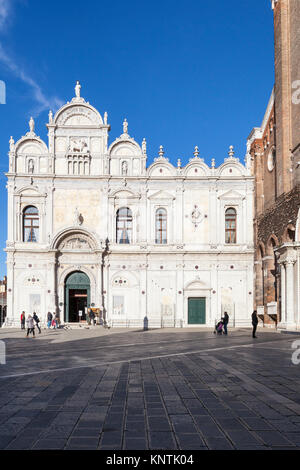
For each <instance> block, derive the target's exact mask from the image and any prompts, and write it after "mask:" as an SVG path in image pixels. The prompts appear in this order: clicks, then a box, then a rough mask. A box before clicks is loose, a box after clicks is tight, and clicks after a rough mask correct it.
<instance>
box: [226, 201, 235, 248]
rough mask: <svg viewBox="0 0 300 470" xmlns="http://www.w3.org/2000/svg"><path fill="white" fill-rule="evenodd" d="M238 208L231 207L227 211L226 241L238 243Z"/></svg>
mask: <svg viewBox="0 0 300 470" xmlns="http://www.w3.org/2000/svg"><path fill="white" fill-rule="evenodd" d="M236 220H237V215H236V210H235V209H233V207H230V208H229V209H227V210H226V212H225V243H236Z"/></svg>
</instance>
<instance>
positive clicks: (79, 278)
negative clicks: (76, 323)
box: [65, 271, 91, 322]
mask: <svg viewBox="0 0 300 470" xmlns="http://www.w3.org/2000/svg"><path fill="white" fill-rule="evenodd" d="M76 290H78V292H80V293H81V292H83V291H86V293H87V307H88V308H89V307H90V295H91V288H90V280H89V278H88V276H87V275H86V274H85V273H83V272H81V271H77V272H74V273H72V274H70V275H69V277H68V278H67V279H66V283H65V321H66V322H69V318H70V311H69V309H70V291H76Z"/></svg>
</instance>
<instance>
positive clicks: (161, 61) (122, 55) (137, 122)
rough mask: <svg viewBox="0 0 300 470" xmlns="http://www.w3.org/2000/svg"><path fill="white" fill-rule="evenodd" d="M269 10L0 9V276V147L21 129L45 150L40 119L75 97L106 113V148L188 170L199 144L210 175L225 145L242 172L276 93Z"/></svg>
mask: <svg viewBox="0 0 300 470" xmlns="http://www.w3.org/2000/svg"><path fill="white" fill-rule="evenodd" d="M273 55H274V53H273V14H272V10H271V7H270V1H269V0H251V1H249V0H214V1H209V2H208V1H206V0H185V1H184V2H183V1H176V2H175V1H174V0H172V1H171V0H160V1H158V0H152V1H148V0H144V1H137V0H127V1H124V0H123V1H120V0H113V1H111V2H107V1H102V0H85V1H84V2H82V1H79V0H73V1H72V2H70V1H69V0H52V1H51V2H44V1H41V0H0V80H3V81H5V83H6V87H7V98H6V99H7V102H6V105H0V172H1V175H0V200H1V212H0V277H2V276H3V275H4V274H5V272H6V266H5V253H4V252H3V248H4V247H5V241H6V218H7V213H6V189H5V185H6V178H5V176H4V174H3V173H4V172H5V171H6V170H7V168H8V157H7V152H8V141H9V138H10V136H11V135H13V137H14V139H15V140H17V139H19V138H20V137H21V136H22V135H24V134H25V133H26V132H27V130H28V120H29V118H30V116H31V115H33V117H34V118H35V120H36V133H37V134H38V135H40V136H41V137H42V138H43V139H44V140H46V141H47V134H46V127H45V123H46V122H47V119H48V111H49V109H50V108H52V109H53V111H56V110H57V108H58V107H59V106H60V105H61V104H63V103H65V102H66V101H69V100H70V99H71V98H72V97H73V96H74V86H75V82H76V80H80V82H81V84H82V90H81V92H82V96H83V97H84V98H86V100H87V101H90V102H91V104H93V105H94V106H95V107H96V108H97V109H98V110H99V111H100V113H101V114H103V113H104V111H107V112H108V120H109V123H110V124H111V127H112V129H111V133H110V139H111V140H110V141H111V142H112V141H113V140H114V138H116V137H118V136H119V135H120V134H121V132H122V122H123V119H124V118H125V117H126V118H127V120H128V122H129V134H130V135H131V136H132V137H134V138H135V139H136V140H137V141H138V142H140V143H141V141H142V139H143V138H144V137H146V139H147V143H148V157H149V159H148V164H150V163H151V161H152V160H153V158H154V157H156V156H157V152H158V149H159V146H160V145H163V146H164V148H165V152H166V155H165V156H167V157H168V158H170V161H171V162H172V163H174V164H176V162H177V159H178V158H181V159H182V162H183V164H186V163H187V162H188V160H189V158H191V157H192V156H193V150H194V146H195V145H198V147H199V150H200V156H201V157H203V158H205V160H206V162H207V163H210V162H211V158H215V159H216V162H217V164H220V163H221V162H222V161H223V159H224V158H225V157H227V151H228V147H229V145H234V146H235V150H236V156H238V157H240V158H241V160H242V161H244V156H245V152H246V146H245V145H246V139H247V136H248V135H249V133H250V131H251V129H252V128H253V127H254V126H257V125H260V123H261V121H262V118H263V115H264V111H265V107H266V106H267V102H268V99H269V96H270V94H271V91H272V87H273V82H274V59H273Z"/></svg>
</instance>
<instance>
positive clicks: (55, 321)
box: [47, 312, 60, 330]
mask: <svg viewBox="0 0 300 470" xmlns="http://www.w3.org/2000/svg"><path fill="white" fill-rule="evenodd" d="M59 325H60V319H59V314H58V313H55V312H53V314H52V313H51V312H48V315H47V328H48V329H50V328H51V327H52V328H53V329H54V330H56V328H58V327H59Z"/></svg>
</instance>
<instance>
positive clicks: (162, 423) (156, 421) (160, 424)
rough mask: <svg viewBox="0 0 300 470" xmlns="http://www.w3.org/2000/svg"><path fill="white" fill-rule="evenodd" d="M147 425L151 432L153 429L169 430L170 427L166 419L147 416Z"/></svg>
mask: <svg viewBox="0 0 300 470" xmlns="http://www.w3.org/2000/svg"><path fill="white" fill-rule="evenodd" d="M148 426H149V429H150V431H151V432H153V431H169V430H170V429H171V427H170V423H169V421H168V420H167V419H164V418H161V417H159V418H156V417H149V418H148Z"/></svg>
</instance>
